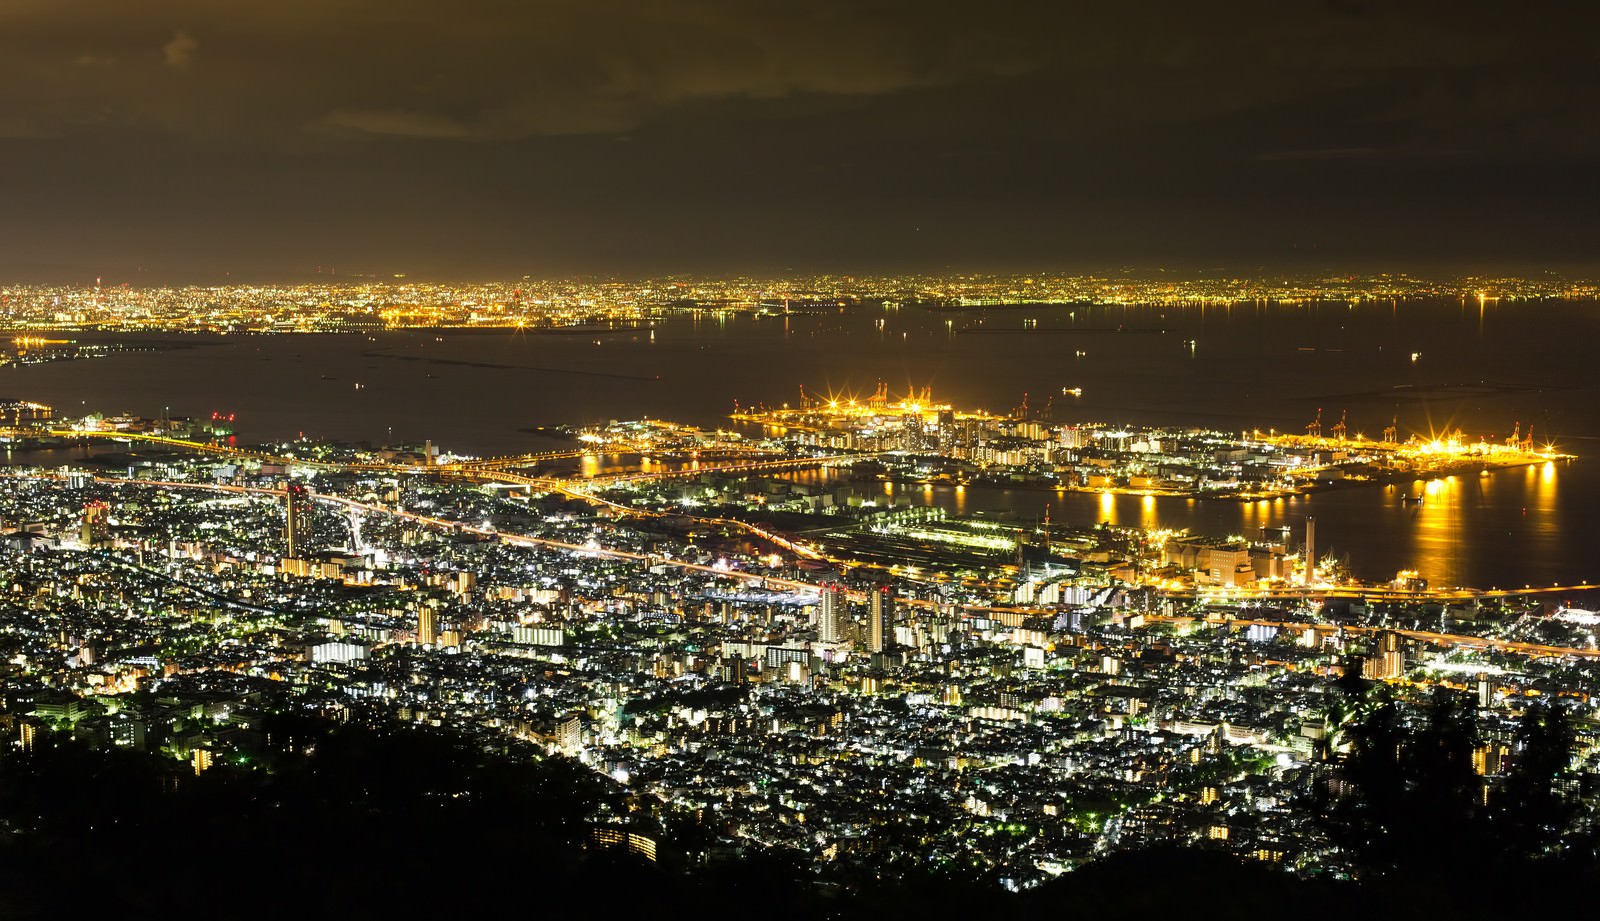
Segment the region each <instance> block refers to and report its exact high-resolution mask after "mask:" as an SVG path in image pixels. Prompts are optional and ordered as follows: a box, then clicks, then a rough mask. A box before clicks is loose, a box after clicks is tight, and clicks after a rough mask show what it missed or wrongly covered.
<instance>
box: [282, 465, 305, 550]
mask: <svg viewBox="0 0 1600 921" xmlns="http://www.w3.org/2000/svg"><path fill="white" fill-rule="evenodd" d="M284 511H285V515H284V521H283V555H284V556H285V557H287V558H288V559H291V560H297V559H299V558H300V553H301V552H302V551H304V550H305V549H306V548H307V546H308V545H309V544H310V542H311V491H310V490H309V489H306V488H305V487H304V486H302V485H300V484H299V483H290V484H289V486H288V488H287V489H285V490H284Z"/></svg>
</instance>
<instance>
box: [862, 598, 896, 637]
mask: <svg viewBox="0 0 1600 921" xmlns="http://www.w3.org/2000/svg"><path fill="white" fill-rule="evenodd" d="M893 637H894V593H893V591H891V590H890V588H889V586H887V585H883V586H879V587H878V588H877V589H875V590H874V591H871V592H869V593H868V602H867V651H868V652H883V648H884V646H885V645H886V644H887V643H888V642H889V641H890V639H891V638H893Z"/></svg>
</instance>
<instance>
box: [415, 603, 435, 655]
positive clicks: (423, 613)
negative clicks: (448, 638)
mask: <svg viewBox="0 0 1600 921" xmlns="http://www.w3.org/2000/svg"><path fill="white" fill-rule="evenodd" d="M417 642H418V643H421V644H422V645H424V646H435V645H438V643H439V615H438V613H437V612H435V611H434V610H433V608H430V607H428V606H427V605H423V607H422V609H421V610H419V611H417Z"/></svg>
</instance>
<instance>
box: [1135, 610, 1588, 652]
mask: <svg viewBox="0 0 1600 921" xmlns="http://www.w3.org/2000/svg"><path fill="white" fill-rule="evenodd" d="M1143 616H1144V619H1145V620H1146V621H1152V622H1156V623H1170V624H1178V625H1188V624H1194V623H1200V624H1206V625H1210V626H1216V627H1227V628H1229V629H1232V628H1235V627H1276V628H1278V629H1280V630H1315V631H1316V632H1317V633H1318V635H1319V636H1321V635H1324V634H1329V635H1331V634H1335V633H1340V632H1343V633H1358V634H1371V633H1398V634H1399V635H1401V636H1404V637H1408V638H1410V639H1414V640H1419V641H1421V642H1424V643H1428V644H1430V645H1434V646H1448V647H1467V648H1471V649H1482V650H1488V651H1492V652H1510V653H1516V654H1518V655H1525V656H1533V657H1534V658H1557V659H1559V658H1562V657H1564V656H1571V657H1574V658H1581V659H1600V649H1584V648H1579V647H1575V646H1546V645H1544V644H1541V643H1524V642H1521V641H1518V640H1502V639H1497V638H1495V637H1488V636H1473V635H1471V634H1467V633H1438V632H1434V631H1431V630H1403V629H1397V628H1392V627H1374V626H1365V625H1346V624H1330V623H1323V622H1316V623H1306V622H1302V621H1292V620H1272V619H1259V618H1249V617H1222V618H1218V619H1215V620H1213V619H1211V618H1206V617H1192V616H1186V615H1182V614H1145V615H1143Z"/></svg>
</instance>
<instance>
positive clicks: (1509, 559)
mask: <svg viewBox="0 0 1600 921" xmlns="http://www.w3.org/2000/svg"><path fill="white" fill-rule="evenodd" d="M76 338H78V339H80V340H82V341H107V340H111V341H120V342H130V341H134V340H137V341H140V342H148V343H153V344H159V345H163V346H178V347H177V348H167V349H163V350H160V351H137V352H124V353H117V354H113V355H112V356H110V357H107V358H102V359H94V360H86V361H71V362H58V363H49V364H41V365H28V366H8V367H5V368H0V397H9V398H16V399H30V400H36V401H39V402H43V403H47V404H50V405H53V406H55V407H57V408H58V410H60V411H61V412H63V413H65V414H75V413H82V412H88V411H94V410H99V411H105V412H121V411H127V412H132V413H137V414H140V415H144V416H151V417H154V416H160V415H162V414H170V415H174V416H209V415H210V414H211V413H213V412H221V413H231V414H234V415H235V418H236V420H237V421H236V424H237V426H238V431H239V436H240V439H241V440H242V441H245V442H253V441H270V440H280V439H288V438H293V437H296V436H299V435H302V434H304V435H307V436H311V437H317V438H328V439H334V440H343V441H368V442H371V443H373V444H382V443H398V442H421V441H422V440H424V439H431V440H433V441H434V443H435V444H438V445H441V446H442V447H444V448H446V449H449V450H455V451H459V452H465V453H473V454H506V453H516V452H521V451H528V450H538V449H542V448H545V447H548V446H549V443H550V442H549V440H548V439H547V438H545V437H544V436H541V435H540V434H538V433H537V432H536V431H535V429H536V427H538V426H549V425H555V424H561V423H566V424H584V423H592V422H604V421H608V420H613V419H616V420H621V419H637V418H641V417H647V416H648V417H654V418H670V419H676V420H680V421H684V422H690V423H695V424H699V425H703V426H718V425H723V426H726V425H729V424H731V423H729V422H728V420H727V414H728V413H730V412H732V411H733V410H734V407H735V401H737V403H738V405H740V406H752V405H758V404H763V403H764V404H767V405H771V406H776V405H781V404H783V403H785V402H788V403H791V404H792V403H796V402H798V400H799V399H800V395H801V388H802V387H803V388H804V390H805V392H806V393H807V394H810V395H819V396H839V397H843V398H849V397H851V396H854V397H857V398H862V399H864V398H866V397H867V396H869V395H870V394H871V393H872V392H873V390H874V389H875V388H876V387H877V385H878V382H879V381H883V382H886V383H887V384H888V385H889V389H890V392H891V394H893V395H894V396H896V397H899V396H901V395H903V394H905V393H908V392H913V391H920V390H922V388H930V389H931V393H932V396H933V397H934V399H936V400H939V401H945V402H950V403H953V404H955V405H956V407H957V408H958V409H976V408H986V409H988V410H990V411H992V412H1006V411H1009V410H1010V409H1012V408H1013V407H1015V406H1018V405H1019V404H1020V403H1021V402H1022V401H1023V399H1024V396H1026V399H1027V400H1028V403H1029V405H1030V406H1032V407H1034V408H1039V407H1042V406H1044V405H1045V404H1046V403H1047V402H1049V403H1050V404H1051V407H1052V412H1053V417H1054V418H1055V420H1057V421H1061V422H1072V421H1081V422H1108V423H1113V424H1129V425H1133V424H1176V425H1185V426H1203V427H1207V428H1213V429H1217V430H1222V431H1245V430H1250V429H1258V428H1259V429H1261V430H1263V431H1265V430H1276V431H1279V432H1285V431H1288V432H1298V431H1303V430H1304V428H1305V426H1306V425H1307V424H1308V423H1310V422H1311V421H1312V420H1313V418H1315V416H1316V414H1317V412H1318V410H1319V409H1320V410H1321V413H1322V425H1323V430H1324V432H1328V431H1329V430H1331V428H1332V426H1333V424H1334V423H1336V422H1337V421H1338V420H1339V419H1340V418H1341V416H1343V417H1345V418H1346V419H1347V424H1348V426H1349V431H1350V432H1351V433H1352V434H1354V433H1356V432H1361V433H1364V434H1365V435H1366V437H1368V438H1378V437H1381V432H1382V430H1383V428H1384V427H1385V426H1386V425H1388V424H1390V421H1391V420H1398V425H1399V428H1400V430H1401V432H1402V433H1403V434H1406V433H1411V432H1418V433H1423V434H1425V435H1428V434H1435V433H1444V432H1447V431H1453V430H1454V429H1456V428H1460V429H1462V430H1464V431H1465V432H1466V434H1467V435H1468V436H1469V437H1471V438H1473V439H1476V438H1477V437H1478V436H1480V435H1485V436H1488V437H1490V438H1491V439H1496V440H1503V439H1504V438H1505V437H1506V436H1507V435H1509V434H1510V433H1511V431H1512V430H1513V427H1514V426H1518V425H1520V427H1521V429H1522V430H1523V431H1526V429H1527V427H1528V426H1530V425H1531V426H1533V430H1534V438H1535V440H1536V441H1537V442H1539V443H1541V444H1543V443H1546V442H1549V443H1552V444H1554V445H1555V446H1556V447H1557V449H1558V450H1561V451H1565V452H1569V453H1572V454H1575V455H1577V456H1578V459H1577V460H1573V461H1568V462H1556V463H1551V464H1546V465H1540V466H1536V467H1529V468H1521V469H1514V470H1507V471H1501V472H1498V473H1493V474H1490V475H1488V476H1476V475H1467V476H1459V477H1455V478H1452V479H1444V480H1438V481H1435V482H1431V483H1421V482H1419V483H1414V484H1399V485H1397V486H1388V487H1375V488H1370V489H1344V490H1337V491H1331V492H1324V493H1317V494H1315V495H1312V496H1308V497H1302V498H1296V499H1285V500H1274V501H1271V502H1260V503H1240V502H1235V501H1225V500H1208V501H1198V500H1190V499H1173V498H1144V497H1139V496H1100V495H1093V494H1081V493H1068V494H1064V495H1063V494H1056V493H1051V492H1037V491H1031V490H998V489H979V488H974V487H968V488H966V489H962V490H956V489H952V488H947V489H926V490H925V489H921V488H920V487H919V488H914V489H912V490H911V491H910V499H911V501H915V502H926V503H928V504H938V505H943V506H946V507H948V508H950V509H952V510H955V511H968V512H972V511H980V510H981V511H994V510H1000V509H1010V510H1012V511H1014V512H1015V513H1016V514H1017V515H1018V516H1019V517H1022V518H1029V517H1033V516H1038V515H1041V514H1042V513H1043V510H1044V508H1045V507H1046V506H1047V505H1048V506H1049V507H1050V516H1051V520H1052V521H1055V522H1065V523H1068V524H1084V525H1088V524H1094V523H1096V522H1099V521H1112V522H1116V523H1124V524H1127V523H1139V524H1144V525H1150V526H1159V527H1168V528H1174V529H1181V528H1187V529H1190V530H1192V531H1195V532H1198V533H1207V534H1216V535H1229V534H1238V535H1243V536H1248V537H1254V536H1258V535H1259V534H1260V533H1261V530H1262V529H1264V528H1267V529H1270V528H1281V527H1288V528H1290V529H1291V533H1292V534H1294V535H1296V537H1295V539H1294V542H1295V543H1296V544H1298V540H1299V535H1301V534H1303V528H1304V522H1305V519H1306V518H1307V517H1308V516H1315V518H1316V533H1317V546H1318V549H1319V553H1324V554H1326V553H1331V554H1335V555H1337V556H1340V557H1343V558H1346V559H1347V560H1348V562H1349V565H1350V567H1351V569H1352V571H1354V572H1355V573H1356V574H1357V575H1358V576H1361V577H1363V578H1367V579H1375V580H1376V579H1387V578H1391V577H1392V576H1393V575H1394V573H1395V572H1396V571H1397V570H1400V569H1416V570H1418V571H1419V572H1420V573H1421V574H1422V575H1423V576H1424V577H1425V578H1428V579H1429V580H1430V581H1431V582H1432V583H1433V584H1435V585H1472V586H1480V587H1512V586H1522V585H1551V584H1562V585H1566V584H1573V583H1577V582H1597V581H1600V538H1597V535H1600V356H1597V344H1600V304H1596V303H1594V302H1530V303H1506V304H1499V303H1496V302H1493V301H1489V302H1484V303H1480V302H1479V301H1476V300H1472V301H1466V302H1457V301H1449V302H1420V301H1406V302H1399V303H1391V302H1375V303H1364V304H1357V305H1346V304H1316V305H1306V306H1286V305H1277V304H1259V305H1253V304H1246V305H1239V306H1233V307H1205V308H1201V307H1197V306H1196V307H1179V308H1175V307H1162V308H1156V307H1110V306H1088V305H1063V306H1037V307H1032V306H1030V307H1017V308H991V309H987V310H971V311H953V312H939V311H932V310H928V309H925V308H922V307H917V306H903V307H882V308H880V307H870V308H860V307H857V308H850V309H847V310H837V311H836V310H819V311H813V312H807V313H795V314H789V315H777V316H753V315H749V314H729V315H717V314H706V315H682V316H675V317H672V318H670V319H666V320H657V321H655V322H654V323H650V324H644V325H641V326H637V327H618V328H612V329H595V330H587V331H562V332H558V333H537V332H519V331H509V330H495V331H460V332H455V331H442V332H440V331H407V332H394V333H379V334H347V335H277V336H216V335H180V334H171V335H153V334H143V335H138V336H121V335H114V334H106V333H95V332H89V333H81V334H77V336H76ZM1076 388H1081V390H1082V396H1081V397H1075V396H1072V395H1070V394H1064V393H1063V390H1072V389H1076ZM867 488H871V489H887V488H889V487H884V486H879V485H876V484H873V485H870V486H869V487H867ZM896 488H897V489H899V490H900V491H901V492H902V494H904V493H905V491H906V487H896ZM1419 493H1426V495H1427V502H1426V503H1425V504H1424V505H1422V506H1421V507H1418V506H1416V505H1403V504H1402V503H1401V501H1400V497H1401V496H1402V495H1406V494H1411V495H1416V494H1419Z"/></svg>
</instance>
